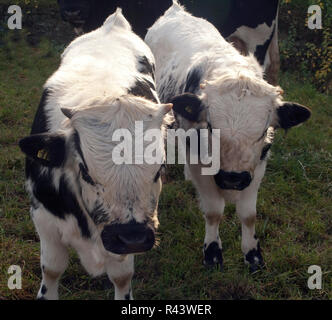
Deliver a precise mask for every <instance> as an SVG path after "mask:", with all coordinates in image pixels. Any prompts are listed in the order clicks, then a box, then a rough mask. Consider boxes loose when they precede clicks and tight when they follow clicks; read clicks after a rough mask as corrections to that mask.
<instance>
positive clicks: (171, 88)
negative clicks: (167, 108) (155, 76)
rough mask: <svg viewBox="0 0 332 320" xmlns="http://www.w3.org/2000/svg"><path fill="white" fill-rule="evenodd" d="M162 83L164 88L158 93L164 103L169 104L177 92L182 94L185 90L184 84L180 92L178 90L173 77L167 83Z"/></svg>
mask: <svg viewBox="0 0 332 320" xmlns="http://www.w3.org/2000/svg"><path fill="white" fill-rule="evenodd" d="M162 83H163V86H162V87H161V88H160V90H159V92H158V94H159V99H160V101H161V102H162V103H168V102H169V101H170V100H171V99H172V97H173V96H174V95H175V92H182V89H183V88H184V84H182V85H181V87H180V88H179V90H176V81H175V79H174V78H173V77H172V76H169V77H168V79H167V80H166V81H165V82H164V81H162Z"/></svg>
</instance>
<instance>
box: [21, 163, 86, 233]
mask: <svg viewBox="0 0 332 320" xmlns="http://www.w3.org/2000/svg"><path fill="white" fill-rule="evenodd" d="M53 170H54V169H53ZM27 178H31V180H32V182H33V190H32V192H33V195H34V196H35V198H36V199H37V200H38V201H39V202H40V203H42V204H43V205H44V207H45V208H46V209H47V210H48V211H50V212H51V213H52V214H54V215H55V216H56V217H58V218H60V219H65V217H66V216H67V215H70V214H72V215H74V217H75V218H76V220H77V222H78V226H79V228H80V230H81V234H82V236H83V237H85V238H89V237H91V234H90V230H89V227H88V222H87V219H86V217H85V215H84V213H83V211H82V209H81V207H80V205H79V203H78V202H77V200H76V197H75V195H74V193H73V192H72V191H71V189H70V187H69V185H68V183H67V182H66V178H65V176H64V175H62V176H61V178H60V182H59V191H57V189H56V188H55V186H54V185H53V177H52V169H48V168H46V170H45V172H44V173H43V174H41V168H40V166H38V165H36V164H28V170H27Z"/></svg>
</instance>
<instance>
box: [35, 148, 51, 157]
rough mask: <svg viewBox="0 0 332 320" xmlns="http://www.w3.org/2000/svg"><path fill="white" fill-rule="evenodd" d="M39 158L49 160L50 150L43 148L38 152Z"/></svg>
mask: <svg viewBox="0 0 332 320" xmlns="http://www.w3.org/2000/svg"><path fill="white" fill-rule="evenodd" d="M37 158H39V159H43V160H49V157H48V152H47V151H46V150H45V149H41V150H39V151H38V153H37Z"/></svg>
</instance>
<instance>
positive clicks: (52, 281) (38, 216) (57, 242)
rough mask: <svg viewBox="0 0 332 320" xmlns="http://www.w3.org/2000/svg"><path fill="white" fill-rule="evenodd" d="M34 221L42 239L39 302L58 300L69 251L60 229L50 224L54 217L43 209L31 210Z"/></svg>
mask: <svg viewBox="0 0 332 320" xmlns="http://www.w3.org/2000/svg"><path fill="white" fill-rule="evenodd" d="M31 213H32V217H33V221H34V223H35V226H36V229H37V232H38V234H39V237H40V265H41V270H42V282H41V285H40V289H39V291H38V295H37V299H39V300H58V298H59V295H58V287H59V280H60V278H61V275H62V274H63V273H64V272H65V270H66V268H67V265H68V260H69V258H68V249H67V247H66V246H65V245H64V244H63V243H62V242H61V238H60V233H59V232H58V229H57V228H56V227H55V226H54V225H53V224H52V223H50V221H49V220H50V219H52V218H53V217H52V216H51V215H50V214H49V213H48V212H46V211H44V210H43V209H37V210H33V209H32V210H31Z"/></svg>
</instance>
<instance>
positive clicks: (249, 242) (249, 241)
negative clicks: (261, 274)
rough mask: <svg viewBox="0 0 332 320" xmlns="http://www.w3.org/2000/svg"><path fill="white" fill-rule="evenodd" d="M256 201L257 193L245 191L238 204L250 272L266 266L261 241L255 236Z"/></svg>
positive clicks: (242, 245)
mask: <svg viewBox="0 0 332 320" xmlns="http://www.w3.org/2000/svg"><path fill="white" fill-rule="evenodd" d="M256 201H257V191H256V192H246V191H243V195H242V196H241V199H240V200H239V201H238V202H237V203H236V212H237V214H238V216H239V218H240V221H241V224H242V242H241V249H242V252H243V254H244V261H245V263H246V264H249V268H250V272H255V271H257V270H258V269H259V268H260V267H261V266H263V264H264V262H263V257H262V254H261V250H260V246H259V241H258V239H257V237H256V234H255V222H256Z"/></svg>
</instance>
